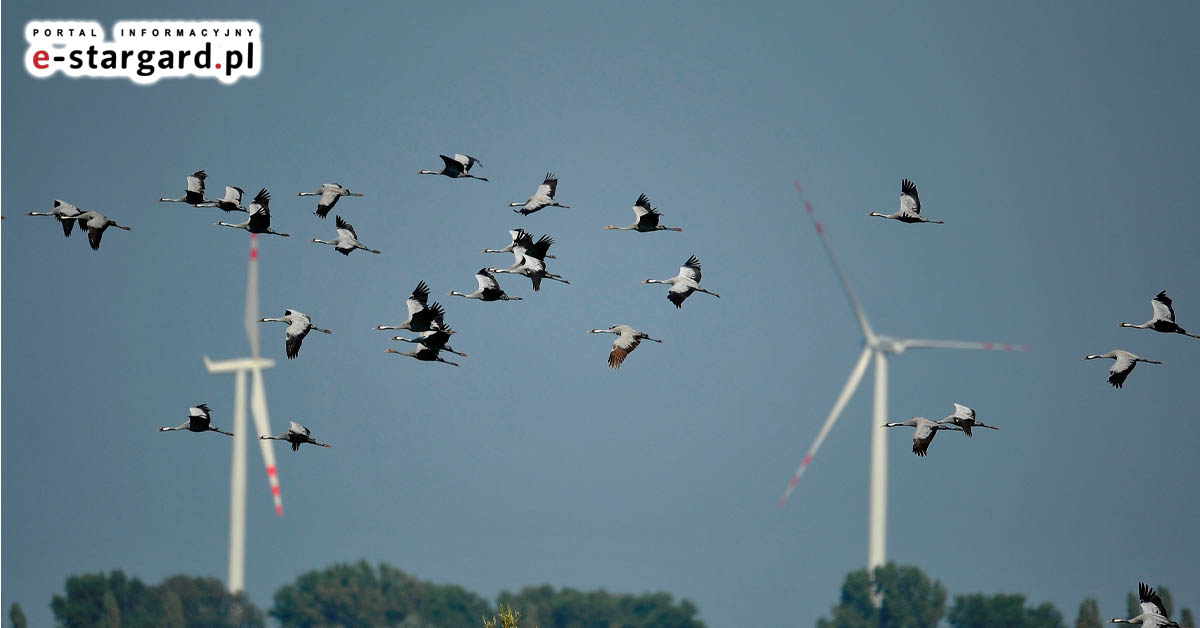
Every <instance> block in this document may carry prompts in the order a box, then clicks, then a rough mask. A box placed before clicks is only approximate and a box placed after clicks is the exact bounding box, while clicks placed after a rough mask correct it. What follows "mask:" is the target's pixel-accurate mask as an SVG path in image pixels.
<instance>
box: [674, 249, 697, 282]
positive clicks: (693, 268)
mask: <svg viewBox="0 0 1200 628" xmlns="http://www.w3.org/2000/svg"><path fill="white" fill-rule="evenodd" d="M679 275H680V276H681V277H686V278H687V279H691V280H692V281H694V282H696V283H700V276H701V275H700V260H699V259H697V258H696V256H695V255H693V256H691V257H689V258H688V259H687V261H686V262H684V263H683V266H681V267H680V268H679Z"/></svg>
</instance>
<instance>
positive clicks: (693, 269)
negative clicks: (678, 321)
mask: <svg viewBox="0 0 1200 628" xmlns="http://www.w3.org/2000/svg"><path fill="white" fill-rule="evenodd" d="M700 277H701V274H700V259H699V258H697V257H696V256H695V255H693V256H691V257H689V258H688V259H687V261H686V262H684V263H683V266H681V267H680V268H679V274H678V275H675V276H674V277H671V278H669V279H647V280H645V281H643V282H642V283H644V284H650V283H663V284H667V285H669V286H671V288H670V289H669V290H667V299H669V300H670V301H671V303H674V304H675V307H676V308H682V307H683V302H684V300H686V299H687V298H688V297H690V296H692V293H693V292H703V293H705V294H711V295H713V296H714V297H717V298H718V299H719V298H721V295H719V294H717V293H715V292H712V291H711V290H708V289H706V288H704V287H702V286H701V285H700Z"/></svg>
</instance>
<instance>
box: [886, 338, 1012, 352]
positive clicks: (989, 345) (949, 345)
mask: <svg viewBox="0 0 1200 628" xmlns="http://www.w3.org/2000/svg"><path fill="white" fill-rule="evenodd" d="M899 342H900V344H901V345H902V346H903V347H904V348H905V349H983V350H985V351H1030V350H1032V349H1033V347H1031V346H1029V345H1014V344H1009V343H1003V342H970V341H966V340H909V339H905V340H901V341H899Z"/></svg>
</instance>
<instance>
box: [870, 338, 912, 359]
mask: <svg viewBox="0 0 1200 628" xmlns="http://www.w3.org/2000/svg"><path fill="white" fill-rule="evenodd" d="M867 346H868V347H870V348H871V350H873V351H880V352H883V353H891V354H895V355H899V354H901V353H904V350H905V349H907V348H908V341H907V340H905V339H903V338H892V337H890V336H873V337H871V338H868V339H867Z"/></svg>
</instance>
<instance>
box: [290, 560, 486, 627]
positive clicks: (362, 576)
mask: <svg viewBox="0 0 1200 628" xmlns="http://www.w3.org/2000/svg"><path fill="white" fill-rule="evenodd" d="M489 615H491V605H490V604H489V603H488V601H487V600H485V599H484V598H482V597H480V596H478V595H476V594H474V593H471V592H470V591H467V590H466V589H464V588H462V587H460V586H457V585H442V584H434V583H431V582H424V581H422V580H418V579H416V578H414V577H412V576H410V575H408V574H406V573H404V572H403V571H401V570H400V569H397V568H395V567H392V566H391V565H388V564H385V563H381V564H380V565H379V566H378V567H372V566H371V565H370V564H368V563H367V561H365V560H364V561H359V562H358V563H354V564H348V563H338V564H335V565H332V566H330V567H327V568H325V569H321V570H316V571H310V572H308V573H305V574H302V575H301V576H300V577H299V578H297V579H296V582H294V583H293V584H289V585H285V586H283V587H282V588H280V589H279V591H277V592H276V593H275V605H274V606H273V607H272V608H271V616H272V617H274V618H276V619H278V620H279V622H280V624H282V625H283V626H284V627H285V628H290V627H297V628H298V627H301V626H305V627H307V626H344V627H345V628H359V627H361V628H376V627H380V626H404V627H405V628H450V627H452V626H455V627H457V626H467V625H477V624H478V623H479V621H480V620H481V619H482V618H483V617H487V616H489Z"/></svg>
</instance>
